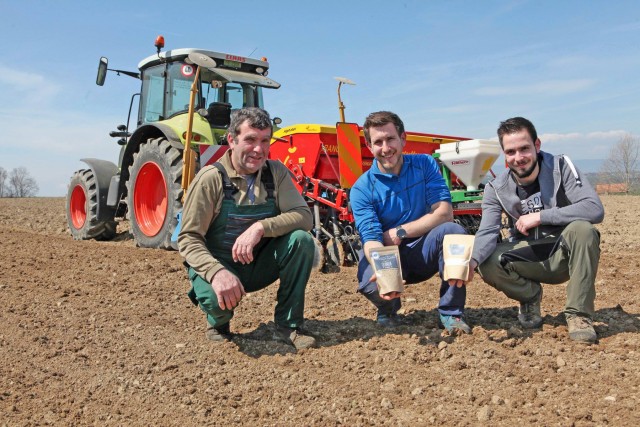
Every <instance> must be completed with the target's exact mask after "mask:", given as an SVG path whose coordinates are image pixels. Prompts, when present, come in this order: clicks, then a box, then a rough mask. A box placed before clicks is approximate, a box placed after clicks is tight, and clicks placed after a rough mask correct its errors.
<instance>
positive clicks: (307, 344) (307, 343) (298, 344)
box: [274, 325, 316, 350]
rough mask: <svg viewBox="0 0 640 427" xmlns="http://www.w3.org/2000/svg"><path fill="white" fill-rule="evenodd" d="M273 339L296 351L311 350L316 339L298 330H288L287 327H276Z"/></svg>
mask: <svg viewBox="0 0 640 427" xmlns="http://www.w3.org/2000/svg"><path fill="white" fill-rule="evenodd" d="M274 339H276V340H278V341H282V342H284V343H285V344H289V345H291V346H293V347H295V349H296V350H302V349H305V348H311V347H315V346H316V339H315V338H314V337H312V336H311V335H306V334H304V333H303V332H302V331H301V330H300V328H290V327H288V326H279V325H277V326H276V332H275V334H274Z"/></svg>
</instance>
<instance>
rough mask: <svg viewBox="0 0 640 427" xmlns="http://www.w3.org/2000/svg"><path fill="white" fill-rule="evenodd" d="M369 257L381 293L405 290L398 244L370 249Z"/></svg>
mask: <svg viewBox="0 0 640 427" xmlns="http://www.w3.org/2000/svg"><path fill="white" fill-rule="evenodd" d="M369 259H370V260H371V264H372V267H373V271H374V273H375V274H376V281H377V282H378V291H379V292H380V295H384V294H388V293H389V292H404V285H403V281H402V265H401V264H400V251H399V250H398V247H397V246H382V247H379V248H373V249H370V250H369Z"/></svg>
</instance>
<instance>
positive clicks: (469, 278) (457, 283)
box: [448, 258, 478, 288]
mask: <svg viewBox="0 0 640 427" xmlns="http://www.w3.org/2000/svg"><path fill="white" fill-rule="evenodd" d="M477 266H478V263H477V262H476V260H475V259H473V258H471V261H469V275H468V276H467V280H460V279H449V280H448V282H449V286H456V287H458V288H461V287H463V286H465V285H467V284H468V283H470V282H471V281H472V280H473V274H474V271H475V269H476V267H477Z"/></svg>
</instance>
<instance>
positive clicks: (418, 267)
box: [358, 222, 467, 316]
mask: <svg viewBox="0 0 640 427" xmlns="http://www.w3.org/2000/svg"><path fill="white" fill-rule="evenodd" d="M447 234H467V232H466V231H465V230H464V228H462V226H460V225H458V224H455V223H453V222H447V223H444V224H440V225H439V226H437V227H435V228H434V229H432V230H431V231H429V233H427V234H425V235H424V236H422V237H420V238H418V239H415V240H412V241H409V242H403V243H402V244H401V245H400V247H399V250H400V263H401V265H402V276H403V279H404V280H405V281H406V283H407V284H412V283H418V282H422V281H425V280H427V279H429V278H430V277H432V276H433V275H434V274H436V273H438V274H439V275H440V280H441V284H440V302H439V304H438V310H439V311H440V313H441V314H444V315H454V316H460V315H462V314H463V313H464V304H465V300H466V297H467V289H466V286H463V287H461V288H457V287H455V286H449V283H448V282H446V281H444V280H442V273H443V271H444V258H443V255H442V241H443V239H444V236H445V235H447ZM371 276H373V267H371V265H370V264H369V261H368V260H367V258H366V257H365V256H364V252H363V251H361V253H360V263H359V264H358V292H360V293H362V294H363V295H364V296H365V297H366V298H367V299H368V300H369V301H371V302H372V303H373V305H375V306H376V307H377V308H378V315H389V314H395V313H396V312H397V311H398V310H399V309H400V304H401V303H400V298H395V299H393V300H391V301H386V300H383V299H382V298H380V293H379V292H378V285H377V284H376V282H370V281H369V279H370V278H371Z"/></svg>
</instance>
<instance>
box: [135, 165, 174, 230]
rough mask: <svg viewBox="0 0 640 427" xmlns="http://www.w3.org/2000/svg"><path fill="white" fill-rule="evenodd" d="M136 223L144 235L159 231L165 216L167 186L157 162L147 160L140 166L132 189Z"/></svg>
mask: <svg viewBox="0 0 640 427" xmlns="http://www.w3.org/2000/svg"><path fill="white" fill-rule="evenodd" d="M133 204H134V212H135V217H136V223H137V224H138V228H140V231H142V233H144V235H145V236H148V237H153V236H155V235H156V234H158V233H159V232H160V230H161V229H162V226H163V225H164V220H165V218H166V217H167V186H166V183H165V179H164V175H163V174H162V171H161V170H160V168H159V167H158V165H157V164H155V163H153V162H147V163H145V164H144V165H142V167H141V168H140V172H138V177H137V178H136V183H135V188H134V190H133Z"/></svg>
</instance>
